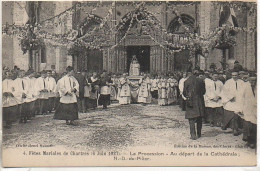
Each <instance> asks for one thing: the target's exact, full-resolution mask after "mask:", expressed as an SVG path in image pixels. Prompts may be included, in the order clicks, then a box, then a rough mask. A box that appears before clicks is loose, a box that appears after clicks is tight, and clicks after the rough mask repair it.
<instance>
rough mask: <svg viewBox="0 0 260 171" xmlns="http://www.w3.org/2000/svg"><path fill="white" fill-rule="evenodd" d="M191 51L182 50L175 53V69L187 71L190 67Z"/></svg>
mask: <svg viewBox="0 0 260 171" xmlns="http://www.w3.org/2000/svg"><path fill="white" fill-rule="evenodd" d="M189 56H190V52H189V50H182V51H180V52H178V53H175V54H174V57H175V58H174V70H175V71H183V72H185V71H187V69H188V68H189V67H190V62H189Z"/></svg>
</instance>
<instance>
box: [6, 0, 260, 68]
mask: <svg viewBox="0 0 260 171" xmlns="http://www.w3.org/2000/svg"><path fill="white" fill-rule="evenodd" d="M5 4H7V5H8V7H7V8H3V16H4V17H3V24H4V23H5V22H8V23H10V24H12V23H13V22H15V23H16V24H22V23H24V22H25V20H26V16H25V14H26V13H25V9H24V8H21V7H19V6H18V5H17V4H15V3H12V2H8V3H5ZM19 4H20V5H21V6H22V7H24V6H25V2H19ZM85 4H86V3H85ZM111 4H112V3H111V2H103V6H100V7H98V8H97V9H96V10H94V11H93V13H94V14H95V15H97V16H99V17H101V18H104V17H105V16H106V15H107V14H108V11H109V9H111ZM72 5H73V3H72V2H49V1H46V2H42V3H41V9H40V21H43V20H45V19H47V18H50V17H52V16H54V15H57V14H59V13H61V12H63V11H64V10H66V9H68V8H70V7H72ZM147 8H148V10H149V11H150V12H152V13H156V12H162V13H161V14H154V16H155V17H156V19H157V20H158V21H160V22H161V25H162V26H163V27H164V28H165V29H168V26H169V24H170V22H171V21H172V20H173V19H174V18H175V17H176V16H175V14H174V13H173V12H172V11H171V10H169V9H167V7H166V4H165V3H158V4H157V5H147ZM91 9H93V6H91V4H90V5H89V6H87V5H86V7H85V9H84V10H82V11H81V12H80V17H79V20H77V22H76V23H78V24H79V23H80V22H82V21H83V20H84V18H85V17H86V12H90V11H91ZM134 9H135V7H134V6H132V4H131V3H129V4H128V5H127V4H126V3H119V2H117V3H116V8H115V9H114V10H113V13H112V15H111V18H110V19H113V20H115V21H113V22H110V23H108V24H109V26H113V27H114V26H115V25H116V24H118V23H119V21H120V20H121V18H122V17H124V16H125V15H126V14H127V13H129V12H131V11H133V10H134ZM176 9H177V10H178V12H179V13H180V14H187V15H189V16H191V17H192V18H194V19H196V12H195V10H196V8H195V5H192V6H189V7H186V6H179V5H178V6H177V7H176ZM166 10H168V13H164V11H166ZM234 10H235V13H236V16H237V19H238V24H239V26H241V27H253V26H254V25H255V22H256V17H255V16H250V15H249V14H247V13H246V12H245V11H238V10H237V9H234ZM197 13H198V21H197V22H198V24H199V26H200V34H207V33H208V32H209V31H212V30H215V28H216V27H218V21H219V9H216V6H214V5H213V4H212V3H211V2H201V3H200V5H198V11H197ZM17 14H21V15H17ZM75 20H76V18H73V16H69V17H68V18H64V21H65V22H63V23H62V24H60V25H58V26H57V27H55V26H53V27H52V28H49V30H48V31H49V32H53V33H57V34H63V33H65V32H67V31H68V30H70V29H71V28H72V24H73V23H75ZM255 41H256V37H255V34H254V33H253V34H249V33H241V32H239V33H238V34H237V46H236V47H234V59H230V61H229V62H232V61H233V60H238V61H239V62H240V63H241V64H242V65H243V66H244V67H247V68H248V69H255V66H256V65H255V60H256V48H255V45H256V43H255ZM111 42H114V43H115V42H116V41H115V36H114V35H112V37H111ZM20 49H21V48H20V46H19V42H18V40H17V39H12V38H8V37H3V51H2V56H3V65H5V66H8V67H11V68H12V67H13V66H14V65H17V66H18V67H20V68H22V69H28V63H29V61H28V60H29V58H28V53H27V54H25V55H23V54H22V51H21V50H20ZM152 51H154V53H151V60H150V65H151V67H150V68H153V69H154V71H158V72H161V71H162V72H166V71H171V70H173V69H174V68H173V62H174V57H173V55H170V56H168V57H169V58H168V59H167V58H166V56H167V55H166V54H165V52H164V51H163V50H162V49H161V48H160V47H157V46H155V47H152V48H151V52H152ZM125 56H126V52H125V48H123V47H121V48H119V49H117V51H116V52H115V51H106V52H104V53H103V68H104V69H107V70H109V71H113V72H118V71H123V70H124V69H125V68H124V65H125V61H126V59H125ZM46 57H47V60H46V66H47V69H50V66H51V65H55V66H56V70H57V72H63V71H65V68H66V67H67V66H68V65H72V63H73V62H72V57H71V56H68V55H67V48H66V47H64V46H62V47H59V46H58V47H57V46H52V45H46ZM37 59H38V58H37ZM221 60H222V51H221V50H219V49H212V50H211V51H210V52H209V56H208V58H207V59H206V61H205V62H206V66H207V67H209V66H210V64H211V63H216V65H217V67H220V61H221ZM37 62H38V65H39V66H40V65H41V63H40V61H38V60H37ZM122 64H123V66H122Z"/></svg>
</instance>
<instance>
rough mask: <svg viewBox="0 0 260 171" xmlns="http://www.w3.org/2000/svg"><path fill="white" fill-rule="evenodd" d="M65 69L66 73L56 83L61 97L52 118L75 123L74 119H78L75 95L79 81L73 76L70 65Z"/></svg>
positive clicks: (70, 123) (71, 123)
mask: <svg viewBox="0 0 260 171" xmlns="http://www.w3.org/2000/svg"><path fill="white" fill-rule="evenodd" d="M66 71H67V74H66V75H65V76H64V77H62V78H61V79H60V80H59V81H58V83H57V89H58V92H59V94H60V97H61V98H60V103H59V106H58V107H57V109H56V111H55V115H54V119H59V120H66V124H67V125H76V123H75V122H74V120H76V119H78V106H77V96H78V92H79V83H78V81H77V80H76V78H74V77H73V75H74V71H73V68H72V67H71V66H68V67H67V69H66ZM69 121H70V122H69Z"/></svg>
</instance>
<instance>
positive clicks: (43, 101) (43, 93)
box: [35, 71, 49, 115]
mask: <svg viewBox="0 0 260 171" xmlns="http://www.w3.org/2000/svg"><path fill="white" fill-rule="evenodd" d="M35 89H36V92H37V96H38V101H39V105H40V114H42V115H44V114H47V111H48V98H49V93H48V85H47V81H46V71H42V72H41V76H40V77H39V78H37V79H36V82H35Z"/></svg>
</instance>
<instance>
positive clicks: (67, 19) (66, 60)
mask: <svg viewBox="0 0 260 171" xmlns="http://www.w3.org/2000/svg"><path fill="white" fill-rule="evenodd" d="M55 5H56V9H55V13H54V15H58V14H60V13H62V12H64V11H65V10H67V9H69V8H71V7H72V2H55ZM55 21H56V22H58V23H59V21H60V24H59V25H58V26H57V27H55V28H54V32H55V33H56V34H65V33H67V32H68V31H70V30H71V29H72V14H69V15H68V14H67V15H61V17H59V18H58V17H57V18H55ZM67 51H68V50H67V47H66V46H58V47H56V50H55V53H56V71H57V72H64V71H65V69H66V67H67V66H69V65H70V66H71V65H72V56H70V55H68V53H67Z"/></svg>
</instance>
